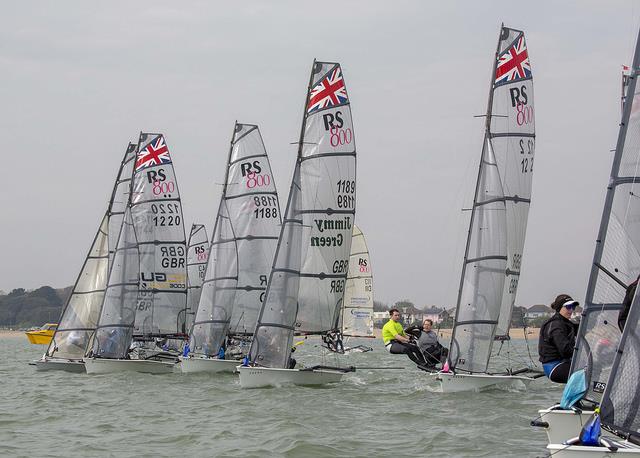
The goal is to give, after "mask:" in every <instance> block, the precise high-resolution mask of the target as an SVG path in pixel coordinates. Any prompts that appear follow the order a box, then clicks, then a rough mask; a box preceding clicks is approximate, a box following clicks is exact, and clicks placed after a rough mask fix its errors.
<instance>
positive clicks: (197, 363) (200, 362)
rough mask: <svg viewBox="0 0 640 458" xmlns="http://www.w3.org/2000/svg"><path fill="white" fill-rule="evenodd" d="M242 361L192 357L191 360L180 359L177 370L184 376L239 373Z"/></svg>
mask: <svg viewBox="0 0 640 458" xmlns="http://www.w3.org/2000/svg"><path fill="white" fill-rule="evenodd" d="M239 364H240V361H236V360H233V359H217V358H199V357H197V356H192V357H190V358H184V357H182V356H181V357H180V362H178V364H177V365H176V370H177V371H179V372H182V373H183V374H192V373H197V372H208V373H216V372H227V373H233V372H237V370H236V367H237V366H238V365H239Z"/></svg>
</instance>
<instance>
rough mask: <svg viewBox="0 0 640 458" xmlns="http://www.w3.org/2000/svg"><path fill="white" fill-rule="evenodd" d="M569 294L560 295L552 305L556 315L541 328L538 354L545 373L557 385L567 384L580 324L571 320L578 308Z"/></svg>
mask: <svg viewBox="0 0 640 458" xmlns="http://www.w3.org/2000/svg"><path fill="white" fill-rule="evenodd" d="M578 305H579V304H578V302H577V301H574V300H573V298H572V297H571V296H569V295H568V294H560V295H559V296H558V297H556V299H555V300H554V301H553V303H552V304H551V308H552V309H553V310H555V312H556V313H555V314H554V315H553V316H552V317H551V318H549V319H548V320H547V321H545V322H544V323H543V324H542V326H541V327H540V338H539V341H538V354H539V355H540V362H541V363H542V367H543V369H544V373H545V375H546V376H547V377H549V380H551V381H552V382H555V383H567V379H568V378H569V369H570V368H571V357H572V356H573V348H574V347H575V344H576V334H577V331H578V324H577V323H574V322H573V321H571V320H570V318H571V314H572V313H573V310H574V309H575V308H576V307H577V306H578Z"/></svg>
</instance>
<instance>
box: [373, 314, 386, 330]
mask: <svg viewBox="0 0 640 458" xmlns="http://www.w3.org/2000/svg"><path fill="white" fill-rule="evenodd" d="M388 319H389V312H373V325H374V326H375V327H377V328H381V327H382V325H383V324H384V322H385V321H387V320H388Z"/></svg>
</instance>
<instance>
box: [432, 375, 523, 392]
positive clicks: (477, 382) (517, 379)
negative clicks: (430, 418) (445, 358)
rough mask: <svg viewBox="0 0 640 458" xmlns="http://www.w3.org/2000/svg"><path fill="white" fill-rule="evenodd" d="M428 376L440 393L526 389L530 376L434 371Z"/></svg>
mask: <svg viewBox="0 0 640 458" xmlns="http://www.w3.org/2000/svg"><path fill="white" fill-rule="evenodd" d="M428 377H429V378H430V379H431V380H433V381H434V382H437V384H438V388H439V389H438V391H439V392H441V393H458V392H461V391H484V390H490V389H494V388H500V389H519V390H522V389H526V388H527V386H528V385H529V383H530V382H531V381H533V379H532V378H529V377H523V376H519V375H488V374H454V373H451V372H434V373H431V374H429V375H428Z"/></svg>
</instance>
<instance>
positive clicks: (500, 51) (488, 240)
mask: <svg viewBox="0 0 640 458" xmlns="http://www.w3.org/2000/svg"><path fill="white" fill-rule="evenodd" d="M492 78H493V81H492V83H491V87H490V90H489V98H488V106H487V115H486V119H485V135H484V140H483V150H482V156H481V160H480V166H479V168H478V179H477V181H476V189H475V193H474V202H473V208H472V213H471V217H470V222H469V232H468V236H467V244H466V247H465V256H464V262H463V267H462V272H461V277H460V286H459V290H458V300H457V304H456V316H455V323H454V330H453V333H452V338H451V354H452V361H451V365H452V366H453V367H454V368H458V369H460V370H464V371H466V372H486V370H487V367H488V364H489V358H490V356H491V349H492V346H493V340H494V339H499V340H507V339H508V338H509V337H508V336H509V325H510V320H511V312H512V309H513V305H514V302H515V296H516V291H517V286H518V279H519V275H520V265H521V260H522V251H523V248H524V241H525V234H526V224H527V218H528V213H529V204H530V202H531V198H530V195H531V183H532V172H533V158H534V147H535V143H534V139H535V118H534V110H533V77H532V72H531V63H530V61H529V54H528V49H527V46H526V42H525V38H524V32H522V31H521V30H516V29H512V28H509V27H505V26H504V25H502V27H501V30H500V36H499V39H498V46H497V50H496V54H495V58H494V63H493V74H492ZM496 113H497V114H496ZM470 269H473V270H470Z"/></svg>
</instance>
